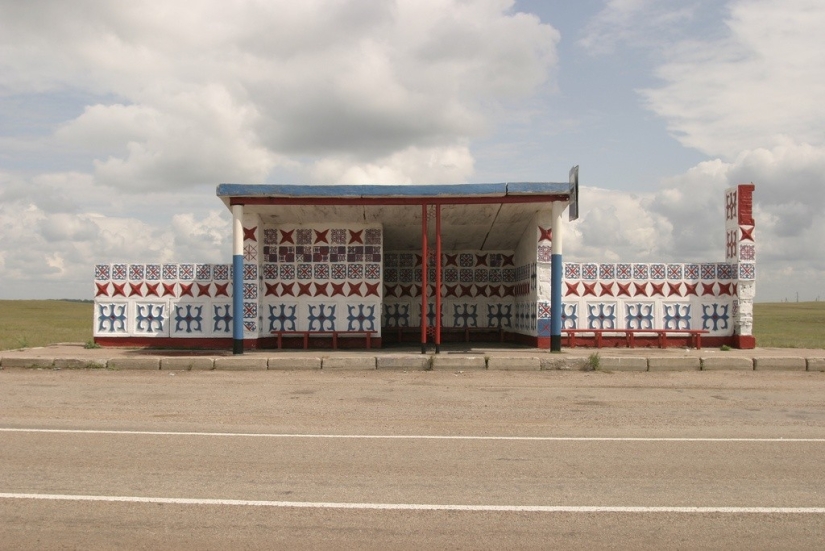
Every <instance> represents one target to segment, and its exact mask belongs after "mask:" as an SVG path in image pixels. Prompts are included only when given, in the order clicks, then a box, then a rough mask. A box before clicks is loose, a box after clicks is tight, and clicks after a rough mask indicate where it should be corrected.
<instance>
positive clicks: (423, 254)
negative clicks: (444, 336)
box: [421, 204, 428, 354]
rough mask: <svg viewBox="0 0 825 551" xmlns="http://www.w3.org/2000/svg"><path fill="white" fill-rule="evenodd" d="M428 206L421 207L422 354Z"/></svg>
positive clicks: (424, 331) (425, 330) (424, 322)
mask: <svg viewBox="0 0 825 551" xmlns="http://www.w3.org/2000/svg"><path fill="white" fill-rule="evenodd" d="M427 254H428V253H427V205H426V204H423V205H421V353H422V354H426V353H427Z"/></svg>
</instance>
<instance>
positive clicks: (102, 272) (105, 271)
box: [95, 264, 111, 281]
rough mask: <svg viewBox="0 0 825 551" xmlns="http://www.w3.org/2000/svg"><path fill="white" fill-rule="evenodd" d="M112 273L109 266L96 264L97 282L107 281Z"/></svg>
mask: <svg viewBox="0 0 825 551" xmlns="http://www.w3.org/2000/svg"><path fill="white" fill-rule="evenodd" d="M110 274H111V271H110V269H109V265H108V264H96V265H95V279H96V280H97V281H107V280H108V279H109V275H110Z"/></svg>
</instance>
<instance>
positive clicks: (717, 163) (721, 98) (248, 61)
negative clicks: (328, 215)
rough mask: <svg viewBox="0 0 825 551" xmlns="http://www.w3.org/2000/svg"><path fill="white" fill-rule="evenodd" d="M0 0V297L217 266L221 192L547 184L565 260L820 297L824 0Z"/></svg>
mask: <svg viewBox="0 0 825 551" xmlns="http://www.w3.org/2000/svg"><path fill="white" fill-rule="evenodd" d="M193 6H194V5H193V4H192V3H191V2H186V1H183V0H157V1H155V0H151V1H148V0H147V1H142V2H125V1H124V2H120V1H113V0H73V1H72V2H65V1H63V0H29V1H26V2H20V1H17V0H0V298H91V296H92V287H93V285H92V276H93V265H94V264H95V263H97V262H113V261H125V262H166V261H173V262H228V261H229V260H230V254H231V230H230V218H229V216H228V212H227V211H226V209H225V208H224V207H223V204H222V203H221V202H220V201H219V200H218V199H217V198H216V197H215V186H216V184H218V183H220V182H238V183H459V182H503V181H525V180H530V181H565V180H566V178H567V172H568V170H569V169H570V167H571V166H573V165H576V164H578V165H580V166H581V181H582V184H583V186H584V187H583V189H582V192H581V202H582V205H581V218H580V220H579V221H578V222H576V223H575V224H573V225H571V226H570V230H569V232H568V235H569V237H568V238H567V239H566V240H565V257H566V259H568V260H579V261H581V260H605V261H618V260H622V261H639V262H644V261H688V260H704V261H722V260H724V242H723V237H724V230H723V224H724V220H723V212H722V206H723V205H722V203H723V190H724V189H725V188H726V187H728V186H731V185H735V184H737V183H745V182H754V183H755V184H756V194H755V200H756V207H755V214H756V222H757V239H758V241H757V246H758V268H757V274H758V279H757V300H759V301H777V300H782V299H784V298H789V299H791V300H795V299H796V293H799V298H800V300H814V299H816V298H817V297H820V298H821V299H825V283H824V282H825V239H823V236H825V101H823V100H822V98H825V41H823V40H822V36H821V35H822V29H823V28H825V3H823V2H822V1H821V0H727V1H722V0H580V1H576V2H571V1H569V0H515V1H513V0H394V1H390V0H386V1H383V0H303V1H301V2H295V1H274V0H238V1H226V0H202V1H200V2H198V3H197V9H194V8H193Z"/></svg>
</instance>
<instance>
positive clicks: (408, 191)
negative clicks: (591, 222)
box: [217, 182, 570, 198]
mask: <svg viewBox="0 0 825 551" xmlns="http://www.w3.org/2000/svg"><path fill="white" fill-rule="evenodd" d="M569 193H570V187H569V184H568V183H567V182H565V183H553V182H514V183H502V184H433V185H416V184H414V185H376V184H370V185H302V184H297V185H290V184H287V185H281V184H219V185H218V187H217V196H218V197H362V198H369V197H462V196H468V195H472V196H487V197H504V196H506V195H536V194H553V195H569Z"/></svg>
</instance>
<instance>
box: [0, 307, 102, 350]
mask: <svg viewBox="0 0 825 551" xmlns="http://www.w3.org/2000/svg"><path fill="white" fill-rule="evenodd" d="M93 310H94V305H93V304H92V303H91V302H69V301H65V300H0V350H8V349H10V348H29V347H32V346H45V345H47V344H54V343H58V342H83V343H85V342H88V341H90V340H91V339H92V313H93Z"/></svg>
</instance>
